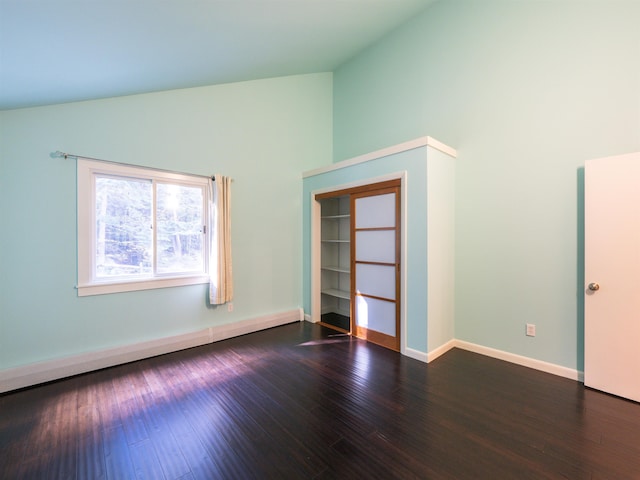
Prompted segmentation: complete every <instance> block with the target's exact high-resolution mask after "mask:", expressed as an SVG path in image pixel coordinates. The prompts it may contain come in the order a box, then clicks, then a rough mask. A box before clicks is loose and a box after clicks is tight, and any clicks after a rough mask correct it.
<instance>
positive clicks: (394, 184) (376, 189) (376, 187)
mask: <svg viewBox="0 0 640 480" xmlns="http://www.w3.org/2000/svg"><path fill="white" fill-rule="evenodd" d="M368 187H371V188H361V189H358V190H356V191H353V192H351V193H350V199H349V200H350V205H351V207H350V214H351V237H352V239H351V253H350V257H351V258H350V263H351V278H350V280H351V289H350V290H351V334H352V335H354V336H356V337H358V338H363V339H365V340H367V341H370V342H372V343H375V344H378V345H381V346H383V347H386V348H389V349H391V350H396V351H400V342H401V340H402V336H401V334H400V306H401V304H402V299H401V298H400V288H401V283H402V278H401V272H400V257H401V253H402V248H401V245H400V241H401V237H400V230H401V228H402V217H401V212H400V202H401V200H400V195H401V194H402V185H401V182H400V180H399V179H398V180H392V181H388V182H381V183H376V184H371V185H369V186H368ZM386 194H393V195H395V199H394V200H395V206H394V210H395V226H394V227H393V231H394V232H395V249H394V250H395V252H394V255H393V257H394V265H393V266H394V270H395V274H396V288H395V301H394V303H395V313H396V318H395V331H396V334H395V336H393V337H391V336H390V335H386V334H384V333H381V332H377V331H375V330H369V329H365V328H363V329H362V330H363V331H362V333H361V332H360V331H359V328H358V326H357V324H356V321H355V316H356V315H355V311H356V297H357V296H358V294H357V293H356V274H355V273H356V264H357V263H358V260H357V254H356V252H357V249H356V241H355V234H356V231H357V230H358V229H357V228H356V224H357V210H356V208H355V204H356V201H357V200H358V199H361V198H367V197H372V196H378V195H386ZM363 230H369V229H363ZM376 230H377V229H376ZM385 230H390V229H388V228H385ZM389 266H391V265H389ZM373 298H375V297H373ZM378 299H379V300H383V301H387V299H383V298H378ZM365 330H366V332H365ZM391 339H393V340H391Z"/></svg>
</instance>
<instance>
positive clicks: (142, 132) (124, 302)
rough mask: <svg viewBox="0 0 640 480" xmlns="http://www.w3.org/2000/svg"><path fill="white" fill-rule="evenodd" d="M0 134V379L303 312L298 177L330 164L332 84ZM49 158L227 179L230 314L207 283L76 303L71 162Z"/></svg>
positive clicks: (196, 96)
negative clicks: (209, 296)
mask: <svg viewBox="0 0 640 480" xmlns="http://www.w3.org/2000/svg"><path fill="white" fill-rule="evenodd" d="M52 81H55V79H52ZM0 127H1V128H0V162H1V163H0V209H1V210H0V212H1V222H0V268H1V271H2V275H0V305H1V310H0V316H1V318H0V369H3V368H10V367H14V366H20V365H26V364H29V363H33V362H37V361H41V360H47V359H55V358H60V357H64V356H69V355H74V354H78V353H82V352H87V351H93V350H98V349H102V348H108V347H113V346H120V345H127V344H131V343H135V342H139V341H144V340H150V339H156V338H161V337H166V336H170V335H174V334H180V333H186V332H192V331H196V330H200V329H204V328H207V327H210V326H214V325H219V324H224V323H229V322H234V321H239V320H244V319H247V318H253V317H256V316H261V315H266V314H270V313H275V312H281V311H285V310H290V309H295V308H299V307H300V306H301V304H302V289H301V285H300V278H301V275H302V260H301V259H302V240H301V239H302V227H301V225H302V206H301V194H302V185H301V182H300V172H301V171H303V170H307V169H310V168H316V167H318V166H321V165H324V164H326V163H328V162H330V158H331V145H332V140H331V136H332V131H331V129H332V75H331V74H330V73H328V74H315V75H304V76H293V77H283V78H277V79H269V80H260V81H253V82H245V83H235V84H229V85H221V86H212V87H205V88H194V89H186V90H176V91H169V92H161V93H154V94H148V95H137V96H130V97H121V98H114V99H108V100H99V101H91V102H82V103H72V104H65V105H57V106H50V107H40V108H32V109H23V110H14V111H5V112H1V113H0ZM55 150H62V151H68V152H70V153H76V154H81V155H87V156H91V157H97V158H104V159H109V160H114V161H119V162H125V163H133V164H140V165H148V166H153V167H159V168H164V169H170V170H180V171H184V172H190V173H197V174H213V173H222V174H225V175H229V176H231V177H233V179H234V183H233V187H232V188H233V194H232V195H233V197H232V212H233V220H232V248H233V255H234V257H233V263H234V274H235V298H234V307H235V308H234V311H233V313H229V312H227V309H226V307H219V308H211V307H209V308H208V307H207V306H206V300H205V299H206V293H207V286H205V285H197V286H191V287H179V288H167V289H159V290H150V291H144V292H132V293H122V294H113V295H101V296H93V297H83V298H78V297H77V295H76V291H75V289H74V285H75V283H76V268H77V267H76V178H75V176H76V173H75V161H73V160H64V159H54V158H50V156H49V155H50V153H51V152H53V151H55Z"/></svg>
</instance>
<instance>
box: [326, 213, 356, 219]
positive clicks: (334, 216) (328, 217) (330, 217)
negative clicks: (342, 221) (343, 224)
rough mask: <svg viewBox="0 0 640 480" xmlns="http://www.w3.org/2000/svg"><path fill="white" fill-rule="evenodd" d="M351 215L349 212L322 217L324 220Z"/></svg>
mask: <svg viewBox="0 0 640 480" xmlns="http://www.w3.org/2000/svg"><path fill="white" fill-rule="evenodd" d="M350 216H351V215H349V214H348V213H346V214H344V215H324V216H322V217H320V218H322V219H323V220H335V219H338V218H349V217H350Z"/></svg>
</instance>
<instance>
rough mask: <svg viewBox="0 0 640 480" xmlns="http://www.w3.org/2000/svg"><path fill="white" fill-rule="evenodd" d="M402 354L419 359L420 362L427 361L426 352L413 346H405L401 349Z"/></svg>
mask: <svg viewBox="0 0 640 480" xmlns="http://www.w3.org/2000/svg"><path fill="white" fill-rule="evenodd" d="M402 354H403V355H406V356H407V357H411V358H414V359H416V360H420V361H421V362H425V363H427V362H428V360H427V354H426V353H424V352H421V351H420V350H414V349H413V348H409V347H406V348H405V349H404V350H403V351H402Z"/></svg>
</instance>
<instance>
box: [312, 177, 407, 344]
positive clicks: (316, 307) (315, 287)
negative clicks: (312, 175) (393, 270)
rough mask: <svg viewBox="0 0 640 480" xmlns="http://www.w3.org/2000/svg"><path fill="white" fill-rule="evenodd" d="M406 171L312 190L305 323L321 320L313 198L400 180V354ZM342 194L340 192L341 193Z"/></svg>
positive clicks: (317, 205)
mask: <svg viewBox="0 0 640 480" xmlns="http://www.w3.org/2000/svg"><path fill="white" fill-rule="evenodd" d="M407 176H408V174H407V171H406V170H404V171H399V172H394V173H389V174H386V175H381V176H377V177H370V178H365V179H362V180H356V181H353V182H349V183H343V184H340V185H336V186H332V187H326V188H320V189H316V190H313V191H312V192H311V193H310V196H311V199H310V200H311V202H310V203H311V205H310V206H311V212H310V213H311V222H310V227H311V232H310V233H311V235H310V241H311V259H310V263H311V265H310V266H311V268H310V273H311V278H310V290H311V292H310V314H309V315H307V316H305V319H306V320H307V321H310V322H313V323H317V322H319V321H320V310H321V299H320V285H321V270H320V266H321V259H320V251H321V242H320V232H321V220H320V217H321V209H320V201H319V200H317V199H316V196H318V195H320V198H322V197H325V198H327V197H330V196H340V195H341V194H344V192H346V191H347V190H349V189H359V190H360V191H364V190H366V189H367V188H368V186H370V185H374V184H379V183H382V182H386V181H394V180H400V239H401V240H400V243H399V245H400V296H399V298H400V317H399V319H400V353H401V354H403V355H406V354H407V353H406V351H407V312H406V307H407V287H406V285H407V258H406V254H407ZM341 192H342V193H341Z"/></svg>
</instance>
